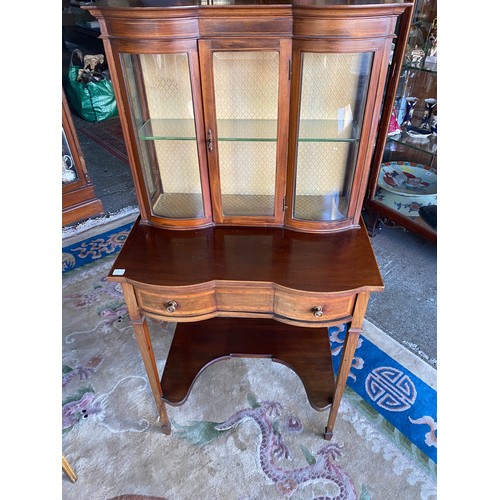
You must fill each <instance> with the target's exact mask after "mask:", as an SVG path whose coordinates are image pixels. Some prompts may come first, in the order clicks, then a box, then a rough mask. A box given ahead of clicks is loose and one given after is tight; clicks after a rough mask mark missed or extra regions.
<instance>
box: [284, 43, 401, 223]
mask: <svg viewBox="0 0 500 500" xmlns="http://www.w3.org/2000/svg"><path fill="white" fill-rule="evenodd" d="M390 42H391V40H390V39H389V38H375V39H365V40H347V41H342V40H321V41H314V42H309V41H294V47H293V63H292V91H291V92H292V96H291V121H290V123H291V124H290V144H289V158H288V178H287V206H288V210H287V211H286V215H285V223H286V225H287V226H288V227H291V228H295V229H297V230H304V231H318V232H321V231H332V230H336V229H345V228H348V227H352V226H357V225H358V224H359V222H358V221H359V216H360V211H361V204H362V193H363V192H364V188H365V185H366V181H367V175H368V168H369V164H370V158H371V155H372V146H373V142H374V139H375V132H376V124H377V119H378V115H379V111H380V103H381V98H382V90H383V86H384V82H385V77H386V73H387V65H386V64H384V61H387V60H388V56H389V49H390Z"/></svg>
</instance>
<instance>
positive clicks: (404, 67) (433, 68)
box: [401, 63, 437, 75]
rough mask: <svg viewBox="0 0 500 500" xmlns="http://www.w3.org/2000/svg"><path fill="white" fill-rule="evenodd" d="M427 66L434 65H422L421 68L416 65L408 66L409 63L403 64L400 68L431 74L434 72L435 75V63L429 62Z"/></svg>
mask: <svg viewBox="0 0 500 500" xmlns="http://www.w3.org/2000/svg"><path fill="white" fill-rule="evenodd" d="M429 66H435V67H430V68H429V67H427V68H426V67H423V68H420V67H418V66H410V65H409V64H405V65H404V66H403V67H402V68H401V71H402V72H403V71H413V70H415V71H422V72H424V73H432V74H435V75H437V64H435V63H429Z"/></svg>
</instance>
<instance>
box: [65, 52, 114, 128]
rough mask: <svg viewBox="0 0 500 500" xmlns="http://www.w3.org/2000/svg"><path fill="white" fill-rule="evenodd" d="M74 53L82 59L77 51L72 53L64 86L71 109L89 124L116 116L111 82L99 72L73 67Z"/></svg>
mask: <svg viewBox="0 0 500 500" xmlns="http://www.w3.org/2000/svg"><path fill="white" fill-rule="evenodd" d="M75 53H76V54H78V55H79V56H80V59H82V55H81V52H80V51H79V50H78V49H76V50H75V51H73V53H72V54H71V60H70V65H69V68H68V72H67V74H66V79H65V85H64V88H65V90H66V94H67V97H68V101H69V103H70V104H71V106H72V108H73V109H74V110H75V112H76V113H77V114H78V115H79V116H81V117H82V118H83V119H84V120H87V121H89V122H100V121H102V120H106V119H107V118H111V117H112V116H117V115H118V109H117V107H116V98H115V92H114V90H113V84H112V82H111V80H109V79H107V78H106V77H105V76H104V75H103V74H102V73H100V72H97V71H93V70H90V69H88V68H83V66H76V65H74V64H73V56H74V55H75Z"/></svg>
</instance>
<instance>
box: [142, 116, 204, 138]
mask: <svg viewBox="0 0 500 500" xmlns="http://www.w3.org/2000/svg"><path fill="white" fill-rule="evenodd" d="M137 135H138V137H139V139H142V140H145V141H154V140H175V141H191V140H194V139H196V132H195V129H194V121H193V119H192V118H191V119H184V120H182V119H177V120H176V119H168V120H164V119H153V120H148V121H147V122H146V123H144V125H142V127H141V128H139V130H138V132H137Z"/></svg>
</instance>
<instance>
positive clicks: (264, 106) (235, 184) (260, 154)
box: [199, 39, 291, 225]
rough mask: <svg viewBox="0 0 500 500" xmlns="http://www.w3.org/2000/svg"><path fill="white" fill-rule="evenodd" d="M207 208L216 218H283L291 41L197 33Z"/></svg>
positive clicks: (271, 221) (254, 221)
mask: <svg viewBox="0 0 500 500" xmlns="http://www.w3.org/2000/svg"><path fill="white" fill-rule="evenodd" d="M199 47H200V66H201V73H202V91H203V103H204V113H205V127H206V130H205V134H206V143H207V155H208V165H209V172H210V186H211V195H212V210H213V217H214V222H215V223H219V224H247V225H248V224H250V225H280V224H282V223H283V208H284V192H285V190H284V187H285V175H286V156H287V135H288V109H289V104H288V102H289V71H288V68H289V61H290V54H291V51H290V47H291V42H290V40H279V39H272V40H270V39H269V40H266V39H258V40H256V39H252V40H245V39H239V40H219V39H213V40H200V42H199Z"/></svg>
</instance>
